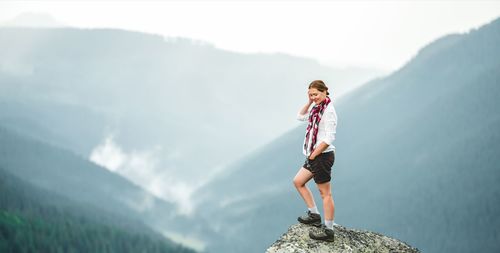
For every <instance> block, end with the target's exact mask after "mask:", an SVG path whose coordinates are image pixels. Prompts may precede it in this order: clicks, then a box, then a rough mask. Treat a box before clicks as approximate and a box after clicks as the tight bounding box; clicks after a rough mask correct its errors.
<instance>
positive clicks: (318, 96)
mask: <svg viewBox="0 0 500 253" xmlns="http://www.w3.org/2000/svg"><path fill="white" fill-rule="evenodd" d="M308 94H309V99H310V100H311V101H313V102H314V103H315V104H320V103H321V102H323V100H325V99H326V91H323V92H321V91H319V90H317V89H316V88H310V89H309V91H308Z"/></svg>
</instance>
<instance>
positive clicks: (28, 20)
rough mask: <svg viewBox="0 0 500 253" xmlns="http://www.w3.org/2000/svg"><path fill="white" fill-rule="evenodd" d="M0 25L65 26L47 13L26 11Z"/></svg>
mask: <svg viewBox="0 0 500 253" xmlns="http://www.w3.org/2000/svg"><path fill="white" fill-rule="evenodd" d="M0 26H10V27H45V28H47V27H51V28H54V27H65V26H66V25H64V24H63V23H61V22H59V21H57V20H56V19H55V18H54V17H52V16H51V15H50V14H47V13H37V12H24V13H21V14H19V15H17V16H16V17H14V18H13V19H11V20H8V21H4V22H0Z"/></svg>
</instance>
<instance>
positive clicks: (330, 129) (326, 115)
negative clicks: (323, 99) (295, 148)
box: [297, 102, 337, 156]
mask: <svg viewBox="0 0 500 253" xmlns="http://www.w3.org/2000/svg"><path fill="white" fill-rule="evenodd" d="M310 113H311V110H309V111H308V113H307V114H300V111H299V113H298V114H297V119H298V120H300V121H307V120H308V119H309V114H310ZM311 131H312V129H311ZM336 132H337V113H336V112H335V108H334V107H333V103H332V102H330V103H329V104H328V105H327V106H326V108H325V111H324V112H323V116H322V117H321V120H320V121H319V125H318V136H317V138H316V144H315V145H314V147H313V150H314V149H316V147H317V146H318V145H319V144H320V143H321V142H324V143H326V144H328V148H326V149H325V150H324V151H323V153H325V152H329V151H334V150H335V146H334V145H332V142H333V141H334V140H335V133H336ZM311 134H312V132H311ZM311 141H312V138H311V136H310V137H309V143H308V144H309V145H310V144H311ZM304 142H305V134H304ZM302 144H304V143H302ZM309 145H308V146H309ZM302 149H303V148H302ZM302 153H304V155H305V156H309V155H310V153H309V150H307V152H306V151H305V150H303V151H302Z"/></svg>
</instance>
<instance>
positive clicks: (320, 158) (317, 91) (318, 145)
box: [293, 80, 337, 241]
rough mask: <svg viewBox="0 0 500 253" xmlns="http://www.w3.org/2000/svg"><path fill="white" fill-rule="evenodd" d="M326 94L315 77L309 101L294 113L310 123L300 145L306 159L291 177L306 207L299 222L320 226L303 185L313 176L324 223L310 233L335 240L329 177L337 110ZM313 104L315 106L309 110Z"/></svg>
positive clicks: (323, 87) (314, 205) (319, 218)
mask: <svg viewBox="0 0 500 253" xmlns="http://www.w3.org/2000/svg"><path fill="white" fill-rule="evenodd" d="M328 95H329V93H328V87H326V85H325V83H324V82H323V81H321V80H315V81H313V82H311V84H310V85H309V90H308V96H309V102H308V103H307V104H306V105H304V107H302V109H301V110H300V111H299V113H298V116H297V119H298V120H301V121H306V120H307V121H308V122H309V124H308V126H307V129H306V136H305V138H304V147H303V153H304V155H305V156H306V160H305V162H304V165H303V166H302V168H300V169H299V171H298V172H297V175H295V178H294V179H293V183H294V185H295V187H296V188H297V191H298V192H299V194H300V196H302V198H303V199H304V202H305V203H306V205H307V208H308V211H307V213H306V215H304V216H301V217H299V218H298V220H299V222H301V223H304V224H311V225H317V226H319V225H321V216H320V214H319V211H318V208H317V207H316V204H315V202H314V198H313V195H312V193H311V191H310V190H309V188H308V187H307V186H306V183H307V182H308V181H309V180H311V178H314V182H315V183H316V186H317V187H318V189H319V192H320V194H321V198H322V200H323V211H324V214H325V223H324V224H323V225H322V226H321V229H320V230H319V231H311V232H310V233H309V236H310V237H311V238H312V239H316V240H323V241H333V240H334V233H333V226H334V224H335V223H334V222H333V219H334V210H335V206H334V203H333V198H332V193H331V186H330V180H331V170H332V166H333V163H334V161H335V147H334V146H333V145H332V142H333V140H335V132H336V128H337V113H336V112H335V108H334V107H333V103H332V101H331V99H330V97H328ZM312 103H314V104H315V105H314V107H313V108H312V109H311V110H310V111H309V112H308V109H309V107H310V106H311V105H312Z"/></svg>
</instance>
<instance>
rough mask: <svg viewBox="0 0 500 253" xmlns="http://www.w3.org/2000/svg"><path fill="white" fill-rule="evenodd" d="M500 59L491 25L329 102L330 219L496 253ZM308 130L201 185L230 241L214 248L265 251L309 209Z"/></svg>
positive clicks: (201, 196) (449, 39) (495, 25)
mask: <svg viewBox="0 0 500 253" xmlns="http://www.w3.org/2000/svg"><path fill="white" fill-rule="evenodd" d="M499 59H500V19H496V20H494V21H492V22H491V23H489V24H487V25H485V26H483V27H481V28H479V29H476V30H471V31H469V32H468V33H466V34H454V35H449V36H445V37H443V38H441V39H438V40H436V41H435V42H433V43H431V44H429V45H427V46H426V47H424V48H423V49H422V50H420V52H419V53H418V54H417V55H416V56H415V58H414V59H412V60H411V61H409V62H408V63H407V64H406V65H405V66H403V67H402V68H401V69H399V70H398V71H396V72H394V73H392V74H391V75H389V76H387V77H385V78H380V79H376V80H373V81H371V82H369V83H368V84H366V85H363V86H362V87H361V88H359V89H357V90H355V91H353V92H351V93H349V94H347V95H345V96H343V97H342V98H339V99H338V100H334V103H335V106H336V109H337V114H338V117H339V121H338V127H337V138H336V140H335V142H334V143H335V146H336V148H337V151H336V161H335V165H334V167H333V181H332V185H333V186H332V187H333V196H334V200H335V207H336V213H335V217H336V218H335V221H336V222H337V223H339V224H343V225H346V226H349V227H353V228H362V229H367V230H370V231H376V232H378V233H382V234H384V235H388V236H390V237H395V238H398V239H401V240H404V241H407V242H408V243H410V244H411V245H414V246H416V247H418V248H419V249H421V250H422V251H423V252H472V251H481V252H496V251H499V249H500V247H499V246H498V243H497V242H498V238H497V235H498V234H500V230H499V228H500V218H498V215H497V213H498V212H499V211H500V204H499V203H500V186H499V185H498V183H497V182H498V181H499V180H500V171H499V170H498V164H500V156H498V154H499V153H500V134H499V133H498V129H500V112H499V111H498V108H500V104H499V103H500V102H499V101H500V71H498V70H499V69H500V60H499ZM298 101H299V102H297V103H296V106H295V108H296V110H297V111H298V110H299V109H300V107H301V106H302V102H300V101H304V102H305V100H298ZM304 131H305V126H300V127H297V128H296V129H293V130H291V131H289V132H287V133H286V134H284V135H282V136H280V137H279V138H277V139H276V140H275V141H273V142H269V143H268V144H267V145H265V146H264V147H262V148H261V149H259V150H256V151H255V152H254V153H253V154H251V155H249V156H247V157H245V158H244V159H242V160H241V161H240V162H235V163H234V164H233V166H231V168H230V169H229V170H228V171H224V173H221V174H220V175H218V176H216V177H215V180H213V181H212V182H210V183H209V184H207V185H205V186H204V187H202V188H200V190H199V191H198V192H197V193H196V196H198V200H199V203H198V205H199V206H203V208H204V212H203V213H202V214H201V215H202V216H203V217H204V218H205V219H206V220H207V221H208V222H209V223H210V224H211V226H212V227H213V229H214V231H216V232H217V233H219V235H220V237H221V238H223V239H220V241H219V242H218V243H215V244H214V245H211V247H213V248H216V249H217V251H218V252H234V251H235V249H241V251H238V252H258V251H263V250H265V249H266V247H268V245H270V244H271V243H272V242H273V241H272V240H273V239H274V238H277V236H279V233H280V232H281V231H282V230H283V228H285V227H287V226H289V225H290V224H291V223H293V222H294V221H296V217H297V216H299V215H300V213H301V212H302V211H303V210H304V209H305V205H304V203H303V201H302V199H301V198H300V196H299V195H298V193H297V192H296V190H295V189H294V187H293V185H292V178H293V177H294V175H295V173H296V172H297V170H298V169H299V168H300V166H301V165H302V162H303V160H304V157H303V155H302V153H301V146H302V145H301V144H302V141H303V136H304ZM310 187H311V189H312V190H313V193H314V194H315V197H316V198H315V199H316V203H318V205H320V204H321V201H320V198H319V197H318V194H317V190H315V186H314V184H313V183H311V184H310ZM318 200H319V201H318ZM241 234H245V235H246V236H248V237H250V238H256V239H257V241H258V242H260V243H258V244H257V243H255V241H252V242H247V241H245V240H244V239H240V238H241Z"/></svg>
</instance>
